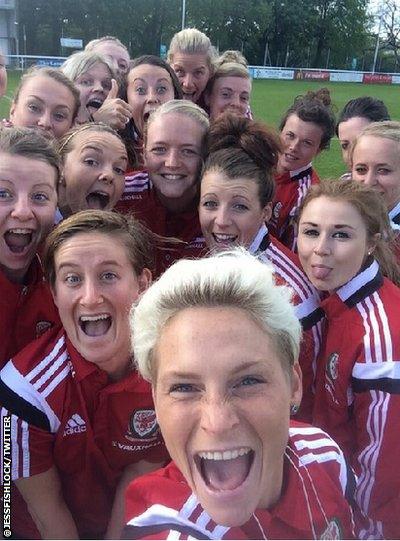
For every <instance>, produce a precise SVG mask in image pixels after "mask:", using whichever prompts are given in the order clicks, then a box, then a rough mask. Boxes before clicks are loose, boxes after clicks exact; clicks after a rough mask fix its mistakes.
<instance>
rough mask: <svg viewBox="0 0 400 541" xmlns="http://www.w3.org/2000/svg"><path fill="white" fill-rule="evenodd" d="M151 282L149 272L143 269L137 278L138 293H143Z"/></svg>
mask: <svg viewBox="0 0 400 541" xmlns="http://www.w3.org/2000/svg"><path fill="white" fill-rule="evenodd" d="M151 281H152V276H151V271H150V270H149V269H143V270H142V272H141V274H140V275H139V276H138V282H139V292H140V293H143V292H144V291H146V289H147V288H148V287H149V286H150V284H151Z"/></svg>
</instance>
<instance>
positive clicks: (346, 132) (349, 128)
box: [338, 116, 371, 169]
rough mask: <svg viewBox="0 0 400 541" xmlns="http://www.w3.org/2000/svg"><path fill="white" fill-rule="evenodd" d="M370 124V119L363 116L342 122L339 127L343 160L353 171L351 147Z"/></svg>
mask: <svg viewBox="0 0 400 541" xmlns="http://www.w3.org/2000/svg"><path fill="white" fill-rule="evenodd" d="M370 123H371V121H370V120H368V118H364V117H362V116H353V117H352V118H349V119H348V120H345V121H344V122H341V123H340V124H339V126H338V134H339V141H340V147H341V149H342V158H343V161H344V163H345V164H346V165H347V167H348V168H349V169H351V160H350V155H349V154H350V148H351V145H352V143H353V142H354V141H355V140H356V138H357V136H358V135H359V134H360V133H361V132H362V131H363V129H364V128H365V127H366V126H368V124H370Z"/></svg>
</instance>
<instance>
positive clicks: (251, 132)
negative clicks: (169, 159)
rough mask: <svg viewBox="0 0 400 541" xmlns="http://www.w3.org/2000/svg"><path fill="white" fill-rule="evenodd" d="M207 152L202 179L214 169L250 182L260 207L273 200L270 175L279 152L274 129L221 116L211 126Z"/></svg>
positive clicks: (271, 176) (278, 141)
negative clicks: (256, 188) (253, 184)
mask: <svg viewBox="0 0 400 541" xmlns="http://www.w3.org/2000/svg"><path fill="white" fill-rule="evenodd" d="M207 150H208V153H207V158H206V160H205V163H204V166H203V171H202V176H204V175H205V174H206V173H207V172H208V171H210V170H216V171H221V172H222V173H223V174H224V175H226V176H227V177H228V178H229V179H235V178H239V177H240V178H248V179H251V180H253V181H254V182H255V183H256V184H257V186H258V197H259V201H260V205H261V207H264V206H265V205H266V204H267V203H269V202H270V201H272V200H273V197H274V192H275V181H274V176H273V175H274V171H275V167H276V165H277V163H278V158H279V152H280V151H281V143H280V140H279V136H278V134H277V133H276V132H275V131H274V130H272V129H269V128H267V127H266V126H265V125H264V124H262V123H261V122H257V121H255V120H250V119H249V118H244V117H239V116H237V115H234V114H223V115H221V116H220V117H218V118H217V119H216V120H215V121H214V122H212V123H211V127H210V132H209V134H208V141H207Z"/></svg>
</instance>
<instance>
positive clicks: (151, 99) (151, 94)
mask: <svg viewBox="0 0 400 541" xmlns="http://www.w3.org/2000/svg"><path fill="white" fill-rule="evenodd" d="M159 101H160V100H159V96H158V94H157V90H156V89H155V88H149V90H148V92H147V103H158V102H159Z"/></svg>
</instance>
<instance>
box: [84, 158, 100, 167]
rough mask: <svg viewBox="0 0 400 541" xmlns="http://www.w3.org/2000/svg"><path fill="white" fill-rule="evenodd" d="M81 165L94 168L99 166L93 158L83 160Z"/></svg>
mask: <svg viewBox="0 0 400 541" xmlns="http://www.w3.org/2000/svg"><path fill="white" fill-rule="evenodd" d="M83 163H85V164H86V165H88V166H89V167H96V166H98V165H99V162H98V161H97V160H95V159H94V158H85V159H84V160H83Z"/></svg>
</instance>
